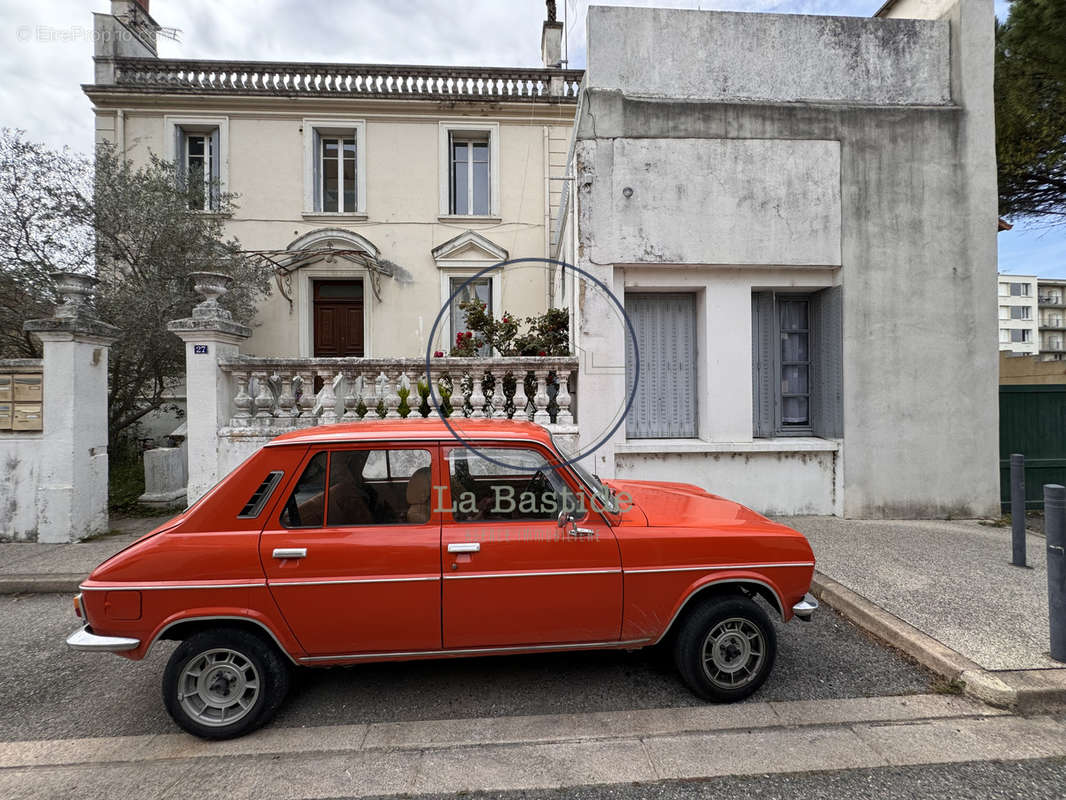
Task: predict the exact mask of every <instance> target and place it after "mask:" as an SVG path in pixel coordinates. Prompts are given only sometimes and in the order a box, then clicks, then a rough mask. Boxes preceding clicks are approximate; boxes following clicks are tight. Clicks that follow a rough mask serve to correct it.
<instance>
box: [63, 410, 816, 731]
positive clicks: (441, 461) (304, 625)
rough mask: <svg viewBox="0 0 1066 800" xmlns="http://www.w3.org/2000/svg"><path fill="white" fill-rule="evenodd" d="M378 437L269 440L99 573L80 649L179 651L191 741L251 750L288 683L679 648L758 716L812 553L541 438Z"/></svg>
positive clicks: (367, 426) (805, 609)
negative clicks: (602, 468) (462, 662)
mask: <svg viewBox="0 0 1066 800" xmlns="http://www.w3.org/2000/svg"><path fill="white" fill-rule="evenodd" d="M451 424H452V428H454V432H453V430H452V429H449V428H448V427H447V426H445V425H444V423H442V422H440V421H439V420H438V421H428V420H427V421H422V422H416V421H412V422H406V421H395V422H391V421H382V422H361V423H356V424H350V425H331V426H321V427H314V428H309V429H305V430H301V431H296V432H293V433H288V434H285V435H284V436H280V437H278V438H277V439H275V440H273V441H272V442H270V443H269V444H268V445H266V446H265V447H263V448H262V449H261V450H259V451H258V452H257V453H256V454H255V455H253V456H252V457H250V458H249V459H248V460H247V461H246V462H245V463H244V464H242V465H241V466H240V467H238V468H237V469H236V470H234V471H233V472H232V473H230V475H228V476H227V477H226V478H225V479H224V480H223V481H222V482H221V483H219V484H218V485H217V486H216V487H215V488H214V489H212V490H211V491H210V492H208V493H207V494H206V495H204V497H203V498H202V499H201V500H200V501H199V502H197V503H195V504H194V505H193V506H192V507H191V508H189V509H188V510H186V511H185V512H184V513H182V514H181V515H180V516H178V517H175V518H174V519H172V520H170V521H169V522H167V523H166V524H165V525H162V526H161V527H159V528H157V529H156V530H155V531H153V532H152V533H150V534H148V535H147V536H145V537H143V538H142V539H140V540H138V541H137V542H135V543H134V544H132V545H130V546H129V547H128V548H126V549H125V550H123V551H122V552H120V553H118V554H117V555H115V556H113V557H111V558H110V559H108V560H107V561H105V562H104V563H103V564H101V565H100V566H99V567H97V568H96V569H95V570H94V571H93V573H92V574H91V575H90V576H89V578H88V579H87V580H86V581H85V582H84V583H83V584H82V585H81V587H80V588H81V594H79V595H78V596H77V598H75V610H76V612H77V613H78V615H79V616H81V617H82V618H83V620H84V621H85V623H86V624H85V626H84V627H83V628H80V629H79V630H77V631H76V632H75V633H73V634H72V635H71V636H70V638H69V639H68V640H67V643H68V644H69V645H70V646H71V647H73V648H74V649H77V650H91V651H108V652H114V653H118V654H119V655H122V656H125V657H126V658H129V659H133V660H138V659H141V658H143V657H144V655H145V653H147V651H148V649H149V648H150V647H151V646H152V644H153V643H154V642H156V641H157V640H159V639H176V640H180V641H181V645H179V646H178V648H177V649H176V650H175V651H174V653H173V655H172V656H171V658H170V661H169V663H168V664H167V667H166V670H165V673H164V676H163V700H164V703H165V704H166V707H167V710H168V711H169V712H170V714H171V715H172V716H173V718H174V720H175V721H176V722H177V723H178V724H179V725H180V726H181V727H182V728H184V729H185V730H187V731H189V732H191V733H194V734H196V735H198V736H203V737H206V738H214V739H221V738H228V737H232V736H238V735H241V734H243V733H247V732H248V731H251V730H253V729H255V728H256V727H258V726H259V725H262V724H263V723H265V722H266V721H268V720H269V719H270V718H271V716H272V715H273V714H274V712H275V711H276V709H277V708H278V706H279V705H280V703H281V701H282V700H283V698H284V697H285V693H286V690H287V689H288V686H289V673H290V670H289V666H290V664H293V665H300V666H329V665H333V664H351V663H354V662H365V661H387V660H398V659H417V658H440V657H451V656H480V655H486V654H492V653H527V652H532V651H562V650H571V649H588V648H623V649H634V648H639V647H647V646H650V645H654V644H657V643H659V642H662V641H664V639H665V640H667V641H668V642H669V643H670V645H671V646H672V647H673V651H674V654H675V658H676V662H677V667H678V670H679V671H680V673H681V676H682V677H683V678H684V680H685V682H686V683H687V684H688V685H689V686H690V687H691V689H692V690H693V691H694V692H695V693H696V694H698V695H699V696H701V697H703V698H705V699H707V700H711V701H715V702H722V701H732V700H739V699H741V698H744V697H747V696H748V695H750V694H751V693H752V692H754V691H755V690H756V689H757V688H758V687H759V686H760V685H761V684H762V683H763V681H765V680H766V677H767V675H768V674H769V672H770V669H771V667H772V666H773V663H774V657H775V653H776V640H775V634H774V627H773V624H772V623H771V621H770V618H769V616H768V615H767V613H766V612H765V611H764V610H763V607H762V606H761V605H760V604H758V603H757V602H756V597H757V596H758V597H762V598H763V599H764V600H765V601H766V603H768V604H769V606H770V607H771V608H772V609H773V611H774V612H775V613H776V614H778V615H780V617H781V619H782V620H785V621H787V620H789V619H791V618H792V617H793V616H797V617H801V618H809V617H810V615H811V614H812V613H813V612H814V610H815V609H816V608H817V607H818V603H817V601H815V599H814V598H813V597H812V596H811V595H810V594H808V589H809V588H810V582H811V576H812V574H813V572H814V556H813V554H812V552H811V548H810V545H809V544H808V543H807V540H806V539H805V538H804V537H803V535H802V534H801V533H798V532H797V531H794V530H792V529H791V528H788V527H786V526H784V525H780V524H778V523H776V522H772V521H771V520H769V519H767V518H766V517H763V516H761V515H760V514H757V513H755V512H754V511H751V510H749V509H747V508H744V507H743V506H740V505H738V504H736V503H733V502H730V501H728V500H724V499H722V498H720V497H716V496H715V495H712V494H708V493H707V492H705V491H703V490H702V489H699V488H697V487H695V486H691V485H688V484H682V483H653V482H645V481H620V480H617V481H616V480H612V481H606V482H601V481H600V480H599V479H597V478H596V477H595V476H594V475H592V474H590V473H589V472H588V471H587V470H586V469H585V468H583V467H582V466H581V464H580V462H574V463H567V459H566V458H564V457H563V456H562V455H561V454H560V451H559V450H558V449H557V448H556V447H555V445H554V443H553V441H552V438H551V435H550V434H549V433H548V432H547V431H546V430H545V429H544V428H541V427H539V426H537V425H533V424H530V423H514V422H504V421H500V422H494V421H490V420H483V421H473V420H462V421H455V422H452V423H451Z"/></svg>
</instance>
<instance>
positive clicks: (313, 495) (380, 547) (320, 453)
mask: <svg viewBox="0 0 1066 800" xmlns="http://www.w3.org/2000/svg"><path fill="white" fill-rule="evenodd" d="M437 451H438V448H437V445H436V444H432V445H430V444H425V445H423V444H410V445H407V444H404V445H397V446H395V447H389V446H383V445H380V444H364V445H350V446H345V445H337V446H332V447H319V448H314V447H313V448H311V449H310V450H309V452H308V455H307V457H306V459H305V461H304V463H303V464H302V465H301V469H300V470H298V471H297V474H298V475H299V478H298V479H297V480H296V481H295V482H294V483H293V484H291V485H290V486H289V487H288V489H287V491H288V495H287V497H286V499H285V500H284V502H283V503H281V504H279V505H280V507H279V509H278V510H276V511H275V512H274V514H273V516H272V517H271V520H270V521H269V522H268V524H267V526H266V527H265V528H264V530H263V534H262V536H261V538H260V556H261V558H262V561H263V567H264V570H265V572H266V577H267V584H268V585H269V587H270V591H271V593H272V594H273V596H274V599H275V601H276V602H277V604H278V606H279V608H280V609H281V612H282V614H283V615H284V617H285V620H286V621H287V622H288V623H289V626H290V627H291V628H292V631H293V634H294V635H295V636H296V638H297V639H298V640H299V642H300V644H301V645H302V646H303V648H304V649H305V650H306V651H307V652H308V654H309V655H310V656H312V657H316V656H317V657H325V656H330V655H338V654H341V655H343V654H358V653H379V652H390V651H410V650H437V649H439V648H440V646H441V633H440V513H439V512H437V511H435V510H434V509H433V507H432V506H431V504H430V502H429V501H430V493H431V487H432V485H433V484H434V483H436V482H438V481H437V480H436V470H438V469H439V467H438V465H437V463H436V461H437V459H436V456H437Z"/></svg>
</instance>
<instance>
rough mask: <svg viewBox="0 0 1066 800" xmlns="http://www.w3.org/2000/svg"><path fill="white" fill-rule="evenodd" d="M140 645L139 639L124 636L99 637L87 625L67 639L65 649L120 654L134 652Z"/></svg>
mask: <svg viewBox="0 0 1066 800" xmlns="http://www.w3.org/2000/svg"><path fill="white" fill-rule="evenodd" d="M140 644H141V640H140V639H127V638H126V637H125V636H100V635H99V634H96V633H93V632H92V631H91V630H89V626H88V625H86V626H85V627H83V628H78V630H76V631H74V633H72V634H70V636H68V637H67V647H69V648H71V649H72V650H84V651H86V652H89V653H122V652H125V651H126V650H136V649H137V647H138V646H139V645H140Z"/></svg>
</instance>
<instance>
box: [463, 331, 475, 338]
mask: <svg viewBox="0 0 1066 800" xmlns="http://www.w3.org/2000/svg"><path fill="white" fill-rule="evenodd" d="M473 335H474V334H472V333H471V332H470V331H467V332H466V334H465V336H466V338H467V339H469V338H470V337H471V336H473Z"/></svg>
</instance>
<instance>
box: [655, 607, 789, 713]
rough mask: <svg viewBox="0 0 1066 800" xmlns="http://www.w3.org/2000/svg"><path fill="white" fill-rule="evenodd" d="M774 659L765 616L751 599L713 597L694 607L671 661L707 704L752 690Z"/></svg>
mask: <svg viewBox="0 0 1066 800" xmlns="http://www.w3.org/2000/svg"><path fill="white" fill-rule="evenodd" d="M776 657H777V635H776V633H775V632H774V625H773V623H772V622H771V621H770V617H769V615H767V613H766V612H765V611H763V609H762V608H760V607H759V605H758V604H757V603H756V602H755V601H754V600H752V599H751V598H748V597H744V596H742V595H734V596H729V597H719V598H716V599H714V600H711V601H709V602H706V603H703V604H701V605H700V606H698V607H697V608H695V609H694V610H693V611H692V612H691V613H690V614H689V615H688V617H687V618H686V619H685V621H684V623H683V624H682V626H681V628H680V630H679V631H678V635H677V640H676V641H675V643H674V663H675V664H676V665H677V669H678V672H680V673H681V677H682V679H683V680H684V681H685V683H686V684H687V685H688V687H689V688H690V689H691V690H692V691H693V692H694V693H695V694H696V695H698V696H699V697H702V698H703V699H704V700H709V701H711V702H712V703H732V702H736V701H737V700H743V699H744V698H746V697H749V696H750V695H751V694H752V693H754V692H755V691H756V690H757V689H758V688H759V687H760V686H762V685H763V683H764V682H765V681H766V678H767V677H768V676H769V674H770V671H771V670H772V669H773V666H774V659H775V658H776Z"/></svg>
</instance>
